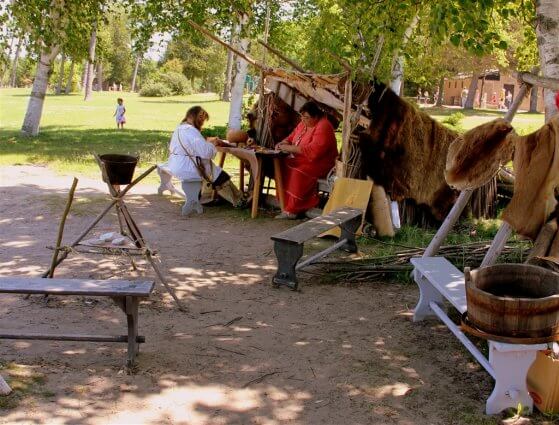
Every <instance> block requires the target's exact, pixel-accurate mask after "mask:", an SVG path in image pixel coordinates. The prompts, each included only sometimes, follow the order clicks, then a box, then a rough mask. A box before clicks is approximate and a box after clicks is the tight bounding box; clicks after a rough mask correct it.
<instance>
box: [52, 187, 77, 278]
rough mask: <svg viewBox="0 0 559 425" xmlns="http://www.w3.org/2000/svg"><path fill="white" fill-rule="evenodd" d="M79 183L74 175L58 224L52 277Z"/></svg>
mask: <svg viewBox="0 0 559 425" xmlns="http://www.w3.org/2000/svg"><path fill="white" fill-rule="evenodd" d="M77 185H78V179H77V178H75V177H74V181H73V182H72V187H70V192H69V193H68V200H67V201H66V208H65V209H64V213H63V214H62V219H61V220H60V225H59V226H58V237H57V238H56V245H55V248H54V253H53V254H52V261H51V263H50V269H49V272H48V275H47V277H49V278H51V279H52V277H53V276H54V269H55V268H56V265H57V261H58V253H59V251H60V244H61V243H62V235H63V233H64V224H65V223H66V217H68V213H69V212H70V207H71V206H72V201H73V200H74V192H75V191H76V186H77Z"/></svg>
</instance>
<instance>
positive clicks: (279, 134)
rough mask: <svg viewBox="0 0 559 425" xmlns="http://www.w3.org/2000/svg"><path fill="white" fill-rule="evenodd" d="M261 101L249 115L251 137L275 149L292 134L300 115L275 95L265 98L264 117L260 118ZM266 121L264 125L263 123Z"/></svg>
mask: <svg viewBox="0 0 559 425" xmlns="http://www.w3.org/2000/svg"><path fill="white" fill-rule="evenodd" d="M259 102H260V99H259V100H258V101H257V102H256V103H255V104H254V105H253V107H252V109H251V111H250V112H249V113H248V114H247V119H248V121H249V126H250V130H249V132H248V133H249V135H250V136H251V137H253V138H256V139H257V142H258V144H259V145H261V146H266V147H270V148H271V147H273V146H274V145H275V144H276V143H279V142H281V141H282V140H283V139H285V138H286V137H287V136H289V135H290V134H291V132H292V131H293V129H294V128H295V127H296V126H297V124H298V123H299V120H300V118H299V114H298V113H297V112H296V111H295V110H294V109H293V108H291V106H289V105H288V104H287V103H285V102H284V101H283V100H281V99H280V98H279V97H278V96H276V95H275V94H274V93H266V94H265V95H264V96H263V102H264V107H263V108H262V111H263V115H264V116H262V117H261V116H259V109H260V108H259V105H260V104H259ZM262 120H264V123H261V121H262Z"/></svg>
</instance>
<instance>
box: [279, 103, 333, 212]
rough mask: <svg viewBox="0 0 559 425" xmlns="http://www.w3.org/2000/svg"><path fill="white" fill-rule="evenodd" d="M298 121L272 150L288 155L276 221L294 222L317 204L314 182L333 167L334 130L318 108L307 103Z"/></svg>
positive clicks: (316, 186)
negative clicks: (281, 201) (282, 201)
mask: <svg viewBox="0 0 559 425" xmlns="http://www.w3.org/2000/svg"><path fill="white" fill-rule="evenodd" d="M299 113H300V114H301V122H300V123H299V124H298V125H297V127H295V130H293V132H292V133H291V134H290V135H289V136H288V137H287V138H286V139H285V140H282V141H281V142H280V143H278V144H277V145H276V149H279V150H281V151H282V152H288V153H290V154H291V155H290V156H289V157H288V158H286V159H285V160H284V162H283V168H282V177H283V186H284V191H285V193H284V199H285V205H284V209H283V211H282V212H281V214H280V215H278V216H277V217H276V218H287V219H295V218H297V216H298V215H299V214H302V213H304V212H306V211H308V210H310V209H311V208H314V207H316V206H317V205H318V190H317V188H318V179H319V178H322V177H325V176H326V175H327V174H328V172H329V171H330V170H331V169H332V168H333V167H334V165H335V163H336V158H337V156H338V147H337V144H336V136H335V135H334V127H332V124H331V123H330V121H328V119H327V118H326V116H325V115H324V113H323V112H322V111H321V110H320V108H319V107H318V105H317V104H316V103H314V102H307V103H305V104H304V105H303V107H302V108H301V110H300V111H299Z"/></svg>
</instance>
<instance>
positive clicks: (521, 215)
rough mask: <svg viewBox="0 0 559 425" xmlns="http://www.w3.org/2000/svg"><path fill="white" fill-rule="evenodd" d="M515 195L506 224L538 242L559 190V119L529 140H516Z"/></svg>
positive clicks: (526, 138)
mask: <svg viewBox="0 0 559 425" xmlns="http://www.w3.org/2000/svg"><path fill="white" fill-rule="evenodd" d="M513 164H514V172H515V175H516V179H515V182H514V195H513V196H512V199H511V201H510V203H509V205H508V206H507V208H506V209H505V211H504V212H503V220H505V221H506V222H507V223H509V224H510V225H511V226H512V228H513V229H514V230H516V232H517V233H519V234H520V235H523V236H526V237H528V238H530V239H535V238H536V236H537V235H538V233H539V231H540V228H541V227H542V226H543V225H544V223H545V222H546V220H547V218H548V216H549V215H550V214H551V213H552V212H553V210H554V209H555V206H556V204H557V201H556V199H555V189H556V188H557V187H559V115H556V116H555V117H554V118H553V119H551V121H549V122H548V123H547V124H546V125H544V126H543V127H542V128H540V129H539V130H538V131H536V132H534V133H532V134H529V135H527V136H516V137H515V151H514V160H513Z"/></svg>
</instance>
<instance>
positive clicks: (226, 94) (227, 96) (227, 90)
mask: <svg viewBox="0 0 559 425" xmlns="http://www.w3.org/2000/svg"><path fill="white" fill-rule="evenodd" d="M232 73H233V51H232V50H227V67H226V68H225V84H224V85H223V93H222V94H221V100H223V101H224V102H229V101H230V100H231V74H232Z"/></svg>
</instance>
